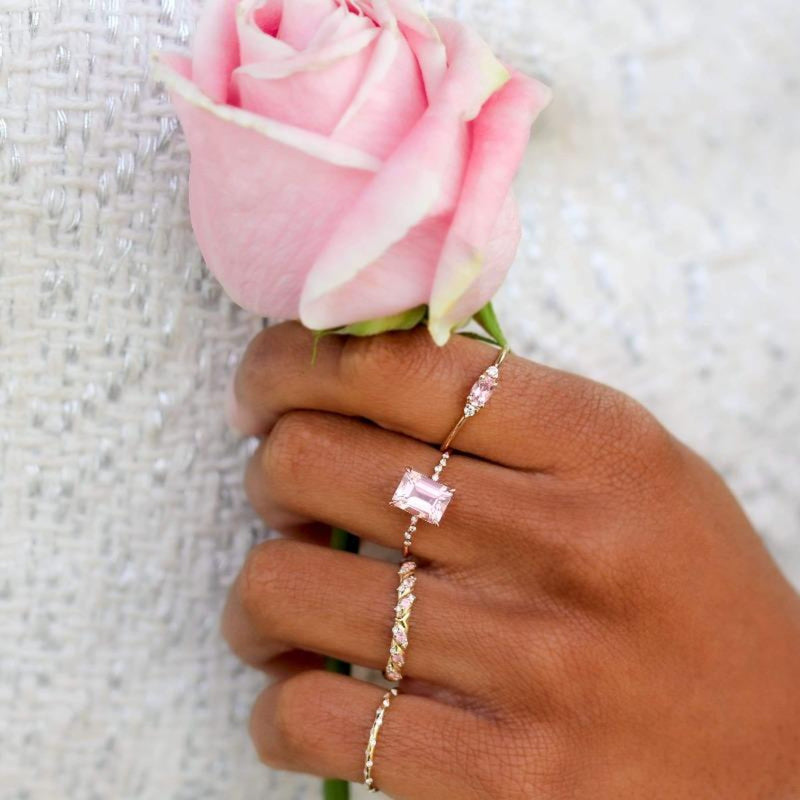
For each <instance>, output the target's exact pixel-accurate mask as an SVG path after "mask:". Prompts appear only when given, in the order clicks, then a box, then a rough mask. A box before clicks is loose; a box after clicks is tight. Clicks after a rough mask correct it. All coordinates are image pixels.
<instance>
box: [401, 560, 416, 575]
mask: <svg viewBox="0 0 800 800" xmlns="http://www.w3.org/2000/svg"><path fill="white" fill-rule="evenodd" d="M416 568H417V564H416V562H415V561H404V562H403V563H402V564H401V565H400V569H399V570H397V574H398V575H408V573H409V572H413V571H414V570H415V569H416Z"/></svg>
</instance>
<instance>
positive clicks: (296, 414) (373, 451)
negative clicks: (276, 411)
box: [245, 411, 542, 566]
mask: <svg viewBox="0 0 800 800" xmlns="http://www.w3.org/2000/svg"><path fill="white" fill-rule="evenodd" d="M439 456H440V453H439V451H438V450H437V449H436V448H434V447H431V446H430V445H426V444H424V443H422V442H419V441H417V440H415V439H410V438H408V437H406V436H403V435H401V434H397V433H393V432H391V431H387V430H384V429H382V428H379V427H377V426H376V425H373V424H371V423H368V422H365V421H362V420H356V419H353V418H349V417H341V416H339V415H336V414H328V413H324V412H317V411H293V412H289V413H287V414H285V415H284V416H283V417H281V418H280V420H279V421H278V423H277V424H276V425H275V426H274V428H273V429H272V431H271V432H270V434H269V436H268V437H267V439H266V440H265V441H264V442H262V444H261V445H260V447H259V449H258V450H257V451H256V453H255V454H254V456H253V457H252V459H251V461H250V463H249V465H248V469H247V476H246V480H245V485H246V488H247V493H248V496H249V498H250V501H251V502H252V504H253V506H254V507H255V509H256V510H257V511H258V512H259V514H260V515H261V516H262V517H263V518H264V519H265V520H266V522H267V523H268V524H269V525H271V526H272V527H274V528H278V529H285V528H287V527H289V526H296V525H298V524H303V523H306V522H309V521H312V520H313V521H317V522H325V523H328V524H330V525H335V526H337V527H341V528H345V529H346V530H349V531H352V532H353V533H355V534H357V535H359V536H361V537H363V538H367V539H369V540H371V541H373V542H377V543H378V544H381V545H384V546H387V547H391V548H393V549H395V550H399V549H401V547H402V543H403V532H404V531H405V529H406V528H407V527H408V525H409V523H410V516H409V514H408V513H407V512H406V511H402V510H400V509H398V508H394V507H391V506H390V505H389V500H390V499H391V497H392V494H393V493H394V490H395V488H396V487H397V484H398V482H399V481H400V478H401V477H402V475H403V472H404V470H405V468H406V467H409V466H410V467H412V468H414V469H415V470H419V471H420V472H422V473H424V474H426V475H431V473H432V470H433V467H434V466H435V465H436V464H437V462H438V460H439ZM440 483H441V484H445V485H447V486H449V487H451V488H453V489H454V495H453V498H452V500H451V501H450V504H449V505H448V507H447V509H446V511H445V513H444V515H443V517H442V520H441V523H440V525H439V526H438V527H434V526H432V525H429V524H427V523H426V522H423V521H422V520H420V521H419V522H418V523H417V525H416V527H417V530H416V532H415V533H414V539H413V552H414V553H415V554H417V555H419V556H421V557H423V558H425V559H427V560H431V561H436V562H439V563H441V564H446V565H448V566H456V565H465V564H474V563H476V561H478V560H484V559H485V558H486V557H487V553H486V545H485V533H486V531H491V532H492V541H493V543H494V545H495V546H498V547H499V548H500V549H502V545H503V542H504V541H505V540H506V539H507V538H509V539H510V537H511V535H512V532H513V531H514V529H515V526H516V525H517V524H518V521H517V520H516V519H515V517H514V509H516V508H519V507H520V504H521V503H523V502H524V503H525V504H526V505H532V504H534V505H535V502H536V496H537V493H538V492H541V491H542V490H541V489H540V488H539V487H538V484H537V483H536V482H535V481H534V480H532V479H531V476H529V475H528V474H526V473H522V472H518V471H516V470H512V469H508V468H506V467H502V466H499V465H497V464H492V463H488V462H483V461H480V460H477V459H473V458H470V457H469V456H465V455H460V454H458V453H456V454H454V455H453V456H452V457H451V458H450V459H449V462H448V464H447V467H446V469H445V470H444V472H443V473H442V474H441V481H440ZM500 496H502V497H503V498H504V501H503V503H498V504H493V505H492V506H491V508H489V504H487V502H486V500H487V498H495V497H500Z"/></svg>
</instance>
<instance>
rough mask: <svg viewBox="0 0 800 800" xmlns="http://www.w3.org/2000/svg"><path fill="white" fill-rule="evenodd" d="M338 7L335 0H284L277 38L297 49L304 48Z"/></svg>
mask: <svg viewBox="0 0 800 800" xmlns="http://www.w3.org/2000/svg"><path fill="white" fill-rule="evenodd" d="M337 8H338V6H337V4H336V3H335V2H334V0H284V3H283V16H282V17H281V24H280V27H279V28H278V36H277V38H278V39H280V40H281V41H282V42H286V43H287V44H290V45H291V46H292V47H294V49H295V50H304V49H305V48H306V47H307V46H308V43H309V42H310V41H311V39H312V37H313V36H314V34H315V33H316V32H317V29H318V28H319V26H320V25H321V24H322V22H323V20H324V19H325V18H326V17H327V16H329V15H330V14H331V13H333V12H334V11H335V10H336V9H337Z"/></svg>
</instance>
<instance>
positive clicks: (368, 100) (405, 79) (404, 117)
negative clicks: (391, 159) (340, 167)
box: [332, 28, 427, 158]
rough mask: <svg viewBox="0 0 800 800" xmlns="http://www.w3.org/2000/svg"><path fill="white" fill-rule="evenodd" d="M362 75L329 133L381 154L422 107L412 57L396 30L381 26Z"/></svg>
mask: <svg viewBox="0 0 800 800" xmlns="http://www.w3.org/2000/svg"><path fill="white" fill-rule="evenodd" d="M362 76H363V77H362V81H361V85H360V86H359V88H358V91H357V92H356V94H355V96H354V97H353V99H352V101H351V102H350V104H349V106H348V107H347V109H346V110H344V112H343V113H342V115H341V117H340V119H339V121H338V123H337V125H336V127H335V129H334V130H333V133H332V136H333V138H334V139H336V140H337V141H339V142H346V143H347V144H352V145H355V146H356V147H359V148H361V149H362V150H365V151H366V152H368V153H372V154H373V155H375V156H377V157H378V158H386V157H388V156H389V155H390V154H391V153H392V152H393V151H394V150H395V149H396V148H397V145H398V144H399V143H400V142H401V141H402V140H403V139H404V138H405V136H406V135H407V134H408V132H409V131H410V130H411V128H412V127H413V126H414V125H415V124H416V122H417V121H418V120H419V119H420V117H421V116H422V115H423V114H424V113H425V109H426V107H427V100H426V97H425V90H424V87H423V85H422V80H421V78H420V72H419V67H418V65H417V62H416V59H415V58H414V54H413V53H412V52H411V49H410V48H409V46H408V44H407V43H406V41H405V39H403V37H402V36H401V35H400V34H399V32H398V31H397V30H396V29H391V28H388V29H384V30H381V32H380V36H379V38H378V41H377V42H376V43H375V47H374V49H373V51H372V58H371V61H370V63H369V66H368V67H366V69H365V70H364V71H363V73H362Z"/></svg>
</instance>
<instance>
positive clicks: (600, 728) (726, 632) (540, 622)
mask: <svg viewBox="0 0 800 800" xmlns="http://www.w3.org/2000/svg"><path fill="white" fill-rule="evenodd" d="M309 353H310V334H309V333H308V332H307V331H305V330H303V329H302V328H301V327H300V326H298V325H296V324H284V325H279V326H276V327H274V328H270V329H268V330H265V331H263V332H262V333H261V334H259V336H257V337H256V339H255V340H254V341H253V342H252V343H251V345H250V347H249V348H248V351H247V353H246V355H245V357H244V359H243V361H242V364H241V367H240V369H239V371H238V374H237V376H236V382H235V394H236V398H237V408H236V409H235V412H234V416H235V421H236V424H237V426H238V427H239V428H242V429H244V430H245V432H247V433H252V434H255V435H258V436H261V437H262V442H261V444H260V446H259V448H258V450H257V452H256V453H255V455H254V456H253V458H252V460H251V462H250V464H249V466H248V470H247V476H246V485H247V491H248V494H249V497H250V499H251V501H252V503H253V505H254V507H255V508H256V510H257V511H258V513H259V514H260V515H261V516H262V517H263V519H264V520H265V521H266V523H268V524H269V525H270V526H272V527H274V528H276V529H278V530H280V531H283V532H284V533H286V534H287V538H285V539H283V540H279V541H270V542H267V543H265V544H262V545H260V546H258V547H257V548H255V550H254V551H253V552H252V553H251V554H250V556H249V558H248V559H247V562H246V563H245V565H244V567H243V569H242V572H241V573H240V575H239V577H238V579H237V581H236V583H235V585H234V586H233V588H232V590H231V594H230V598H229V602H228V605H227V607H226V610H225V614H224V620H223V630H224V634H225V636H226V637H227V639H228V641H229V643H230V645H231V647H232V648H233V650H234V651H235V652H236V653H237V654H238V655H239V656H240V657H241V658H242V659H243V660H244V661H246V662H247V663H249V664H251V665H253V666H254V667H257V668H261V669H265V670H266V671H267V672H269V673H271V674H272V675H273V676H275V677H276V681H275V682H274V683H273V684H272V685H270V686H269V687H268V688H267V689H266V690H265V691H264V693H263V694H262V695H261V696H260V697H259V699H258V700H257V701H256V704H255V707H254V709H253V715H252V723H251V732H252V736H253V740H254V742H255V745H256V748H257V750H258V753H259V754H260V756H261V758H262V759H263V760H264V761H265V762H266V763H267V764H269V765H271V766H273V767H277V768H280V769H290V770H300V771H303V772H310V773H314V774H317V775H322V776H327V777H340V778H344V779H347V780H351V781H359V780H360V779H361V770H362V767H363V754H364V747H365V744H366V739H367V734H368V732H369V729H370V725H371V723H372V718H373V715H374V712H375V709H376V707H377V706H378V703H379V702H380V699H381V697H382V695H383V689H381V688H380V687H376V686H373V685H371V684H368V683H365V682H362V681H359V680H356V679H354V678H349V677H343V676H338V675H332V674H328V673H325V672H323V671H321V669H320V666H321V657H322V656H324V655H332V656H336V657H338V658H342V659H345V660H347V661H350V662H353V663H355V664H360V665H364V666H367V667H373V668H377V669H381V668H382V667H383V665H384V664H385V661H386V656H387V652H388V644H389V638H390V632H389V631H390V628H391V624H392V619H393V604H394V599H393V598H394V592H395V588H396V586H397V578H396V574H395V573H396V567H395V566H394V565H393V564H389V563H385V562H383V561H379V560H376V559H373V558H368V557H366V556H364V555H351V554H346V553H340V552H332V551H330V550H329V549H327V548H326V547H325V544H326V540H327V531H328V527H329V526H330V525H337V526H341V527H344V528H346V529H348V530H351V531H353V532H354V533H356V534H358V535H359V536H361V537H363V538H364V539H365V540H371V541H374V542H377V543H379V544H382V545H384V546H387V547H390V548H393V549H399V548H400V546H401V542H402V531H403V529H404V528H405V526H406V525H407V524H408V516H407V515H406V514H404V513H403V512H402V511H399V510H398V509H394V508H390V507H389V506H388V504H387V503H388V499H389V498H390V497H391V494H392V492H393V490H394V488H395V486H396V485H397V481H398V479H399V477H400V474H401V473H402V471H403V468H404V467H405V466H407V465H410V466H414V467H415V468H417V469H420V470H421V471H429V470H430V469H431V468H432V467H433V466H434V464H435V463H436V462H437V460H438V450H437V444H438V443H439V442H441V440H442V439H443V438H444V436H445V435H446V434H447V432H448V430H449V428H450V427H451V425H452V424H453V422H454V421H455V420H456V419H458V417H459V415H460V413H461V407H462V405H463V399H464V397H465V395H466V392H467V390H468V389H469V386H470V385H471V383H472V381H473V380H474V378H475V377H476V376H477V375H478V374H480V373H481V372H482V370H483V369H484V368H485V367H486V366H487V365H488V364H489V363H491V361H492V360H493V358H494V351H493V350H492V349H491V348H490V347H488V346H486V345H484V344H481V343H479V342H476V341H473V340H469V339H466V338H464V337H454V338H453V339H452V340H451V343H450V344H448V345H447V346H446V347H444V348H437V347H436V346H435V345H434V344H433V343H432V342H431V341H430V338H429V337H428V335H427V333H426V332H425V331H423V330H416V331H412V332H410V333H397V334H387V335H383V336H380V337H376V338H374V339H367V340H357V339H345V338H337V337H330V338H328V339H325V340H324V341H323V342H322V343H321V347H320V352H319V356H318V359H317V363H316V365H315V366H313V367H312V366H311V364H310V360H309ZM712 413H713V412H712ZM455 447H456V449H455V451H454V454H453V456H452V458H451V459H450V464H449V465H448V467H447V470H446V477H444V478H443V480H445V481H446V483H447V484H448V485H450V486H453V487H455V488H456V495H455V498H454V500H453V502H452V503H451V506H450V508H448V510H447V513H446V515H445V517H444V519H443V521H442V524H441V526H440V527H438V528H434V527H431V526H427V525H425V524H422V523H421V524H420V527H419V528H418V531H417V533H416V534H415V543H414V550H415V554H416V556H417V557H418V559H419V561H420V564H421V566H420V568H419V578H418V583H417V587H416V588H415V594H416V595H417V598H418V600H417V602H416V604H415V606H414V610H413V616H412V623H411V631H410V637H409V638H410V645H409V649H408V660H407V663H406V667H405V675H406V679H405V680H404V681H403V683H402V693H401V695H400V696H399V697H398V698H397V700H395V702H394V703H393V705H392V708H391V709H390V710H389V712H388V713H387V715H386V721H385V724H384V727H383V730H382V731H381V738H380V741H379V746H378V750H377V753H376V761H375V771H374V775H375V779H376V781H377V783H378V785H379V786H380V787H381V789H382V790H383V791H385V792H386V793H387V794H388V795H390V796H391V797H396V798H407V800H428V799H430V800H448V799H449V798H452V799H453V800H473V799H474V800H497V798H503V799H504V800H505V799H508V800H516V799H517V798H520V799H522V798H537V800H567V799H568V798H569V800H612V799H613V800H619V799H620V798H631V799H632V800H633V799H634V798H635V800H642V798H647V799H648V800H662V799H663V800H673V798H674V799H675V800H678V799H679V798H680V800H686V798H703V799H704V800H706V799H708V800H711V799H712V798H720V800H738V799H739V798H741V800H756V798H758V799H760V798H764V800H790V799H791V798H797V797H800V598H799V597H798V595H797V594H796V593H795V592H794V590H793V589H792V588H791V586H790V585H789V584H788V583H787V581H786V580H785V579H784V578H783V576H782V575H781V573H780V572H779V570H778V569H777V567H776V565H775V564H774V562H773V561H772V560H771V558H770V557H769V555H768V554H767V552H766V550H765V549H764V547H763V545H762V543H761V541H760V540H759V538H758V536H757V535H756V534H755V532H754V531H753V528H752V526H751V524H750V522H749V521H748V519H747V517H746V516H745V514H744V513H743V511H742V509H741V507H740V506H739V504H738V503H737V501H736V500H735V498H734V497H733V495H732V494H731V492H730V491H729V490H728V488H727V487H726V486H725V484H724V482H723V481H722V480H721V479H720V477H719V476H718V475H717V474H716V473H715V472H714V471H713V469H711V467H710V466H709V465H708V464H707V463H706V462H705V461H704V460H703V459H702V458H700V457H699V456H698V455H697V454H695V453H694V452H692V451H691V450H690V449H689V448H688V447H686V446H685V445H683V444H682V443H681V442H679V441H678V440H677V439H676V438H675V437H674V436H672V435H671V434H670V433H668V432H667V431H666V430H665V429H664V427H663V426H662V425H660V424H659V423H658V422H657V420H655V419H654V418H653V417H652V416H651V415H650V414H649V413H648V412H647V411H646V410H645V409H644V408H642V407H641V406H640V405H639V404H637V403H636V402H635V401H633V400H632V399H631V398H629V397H627V396H626V395H624V394H622V393H620V392H617V391H615V390H613V389H610V388H608V387H606V386H602V385H600V384H597V383H594V382H592V381H588V380H586V379H583V378H580V377H578V376H575V375H571V374H568V373H564V372H560V371H558V370H554V369H550V368H547V367H544V366H541V365H538V364H535V363H532V362H530V361H527V360H525V359H523V358H519V357H516V356H513V355H512V356H510V357H509V359H508V360H507V361H506V363H505V364H504V366H503V372H502V375H501V383H500V386H499V388H498V389H497V391H496V392H495V395H494V397H493V398H492V400H491V402H490V403H489V405H488V406H487V407H486V408H485V409H484V410H483V411H481V412H480V414H479V415H478V416H476V417H475V418H474V419H472V420H470V421H469V423H468V424H467V425H466V426H465V427H464V428H463V430H462V431H461V433H460V434H459V437H458V440H457V441H456V443H455Z"/></svg>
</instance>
